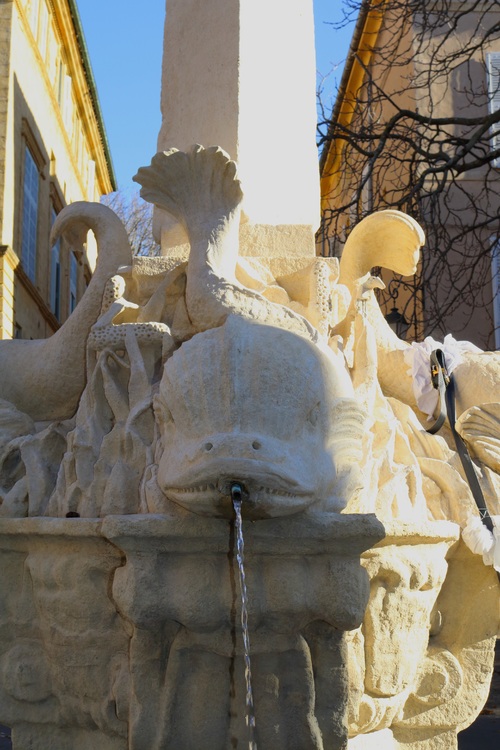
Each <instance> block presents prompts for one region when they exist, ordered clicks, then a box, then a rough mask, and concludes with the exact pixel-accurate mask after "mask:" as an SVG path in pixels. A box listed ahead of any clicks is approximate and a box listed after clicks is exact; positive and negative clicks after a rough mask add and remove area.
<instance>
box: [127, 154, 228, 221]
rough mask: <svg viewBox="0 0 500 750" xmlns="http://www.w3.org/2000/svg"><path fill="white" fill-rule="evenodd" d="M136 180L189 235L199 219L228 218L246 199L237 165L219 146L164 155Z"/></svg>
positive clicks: (145, 194) (143, 194)
mask: <svg viewBox="0 0 500 750" xmlns="http://www.w3.org/2000/svg"><path fill="white" fill-rule="evenodd" d="M133 179H134V180H135V182H138V183H139V184H140V185H142V188H141V197H142V198H144V200H147V201H149V202H150V203H154V204H155V205H156V206H158V207H159V208H162V209H164V210H165V211H168V212H169V213H171V214H172V215H173V216H175V218H176V219H178V221H180V222H181V223H182V224H184V226H185V227H186V228H187V229H188V231H189V229H191V228H192V227H191V226H190V225H191V223H192V221H193V219H194V217H195V216H196V218H197V219H198V220H199V217H200V216H204V215H207V216H211V215H213V214H214V213H215V214H216V215H219V214H222V215H227V214H228V213H230V212H231V211H232V210H234V208H235V207H236V206H238V205H239V204H240V203H241V200H242V198H243V193H242V191H241V185H240V181H239V179H238V177H237V174H236V164H235V162H234V161H232V159H231V157H230V156H229V154H227V153H226V152H225V151H224V150H223V149H221V148H220V147H219V146H210V147H209V148H204V147H203V146H199V145H196V146H193V147H192V148H191V149H190V150H189V151H187V152H184V151H178V150H177V149H175V148H173V149H171V150H170V151H162V152H160V153H158V154H156V155H155V156H154V157H153V158H152V160H151V166H149V167H141V168H140V169H139V171H138V172H137V174H136V175H135V177H134V178H133ZM221 209H222V210H221Z"/></svg>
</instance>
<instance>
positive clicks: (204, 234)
mask: <svg viewBox="0 0 500 750" xmlns="http://www.w3.org/2000/svg"><path fill="white" fill-rule="evenodd" d="M133 179H134V180H135V181H136V182H138V183H139V184H140V185H142V189H141V197H142V198H144V199H145V200H147V201H149V202H151V203H154V204H155V205H156V206H158V207H159V208H162V209H164V210H165V211H168V212H169V213H170V214H172V215H173V216H174V217H175V218H176V219H178V221H179V222H180V223H181V224H182V225H183V227H184V229H185V230H186V232H187V235H188V237H189V242H190V246H191V251H190V255H189V262H188V268H187V282H186V307H187V313H188V315H189V318H190V320H191V323H192V324H193V326H194V329H195V331H197V332H200V331H207V330H209V329H211V328H215V327H217V326H220V325H222V323H223V322H224V321H225V320H226V318H227V316H228V315H230V314H237V315H242V316H243V317H245V318H248V319H249V320H256V321H259V322H261V323H267V324H271V325H276V326H279V327H280V328H284V329H287V330H291V331H295V332H296V333H298V334H300V335H302V336H305V337H307V338H309V339H310V340H311V341H318V338H319V335H318V331H317V330H316V329H315V328H314V326H312V325H311V324H310V323H309V322H308V321H307V320H306V319H305V318H304V317H302V316H301V315H299V314H298V313H296V312H294V311H293V310H291V309H289V308H288V307H284V306H283V305H279V304H276V303H273V302H270V301H269V300H267V299H266V298H265V297H263V296H262V295H261V294H259V293H258V292H255V291H253V290H251V289H247V288H246V287H244V286H243V285H242V284H240V283H239V282H238V281H237V280H236V262H237V258H238V248H239V227H240V215H241V202H242V199H243V193H242V190H241V185H240V181H239V179H238V177H237V174H236V164H235V163H234V161H231V159H230V157H229V156H228V154H226V152H225V151H223V150H222V149H221V148H219V147H217V146H212V147H210V148H203V146H194V147H193V148H192V149H191V151H189V152H188V153H186V152H184V151H178V150H177V149H172V150H170V151H165V152H160V153H158V154H156V156H154V157H153V159H152V161H151V166H150V167H141V169H139V171H138V173H137V174H136V175H135V177H134V178H133Z"/></svg>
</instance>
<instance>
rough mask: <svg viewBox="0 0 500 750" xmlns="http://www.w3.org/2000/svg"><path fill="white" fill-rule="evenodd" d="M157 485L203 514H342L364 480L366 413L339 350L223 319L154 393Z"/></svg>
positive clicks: (187, 347) (188, 346)
mask: <svg viewBox="0 0 500 750" xmlns="http://www.w3.org/2000/svg"><path fill="white" fill-rule="evenodd" d="M154 406H155V414H156V418H157V421H158V423H159V425H160V431H161V459H160V461H159V469H158V483H159V486H160V488H161V490H162V491H163V493H164V494H165V495H166V496H167V497H168V498H169V499H171V500H173V501H174V502H176V503H178V504H179V505H181V506H183V507H184V508H185V509H187V510H190V511H192V512H195V513H199V514H201V515H215V516H226V517H232V514H233V511H232V507H231V501H230V486H231V483H232V482H238V483H240V485H241V486H242V487H243V491H244V502H243V510H244V513H245V515H246V516H247V517H249V518H266V517H270V516H279V515H288V514H293V513H297V512H299V511H303V510H305V509H307V508H308V507H310V506H313V505H314V506H315V507H316V508H318V509H320V510H332V511H339V510H341V509H342V508H343V507H345V505H346V503H347V501H348V500H349V498H350V497H351V496H352V494H353V493H354V492H356V491H358V490H359V489H360V487H361V474H360V470H359V469H360V463H361V460H362V439H363V426H364V419H365V415H364V412H363V411H362V409H361V408H360V406H359V404H358V402H357V401H356V400H355V397H354V390H353V386H352V383H351V379H350V377H349V374H348V372H347V369H346V367H345V364H344V361H343V357H342V356H337V355H334V354H333V352H331V353H330V355H329V354H327V353H324V352H323V351H321V350H320V349H319V348H318V347H317V346H316V345H314V344H312V343H311V342H310V341H307V339H305V338H303V337H302V336H298V335H297V334H295V333H293V332H290V331H283V330H281V329H279V328H276V327H274V326H267V325H262V324H259V323H252V322H250V321H249V320H246V319H244V318H242V317H240V316H229V317H228V319H227V320H226V322H225V323H224V325H223V326H221V327H218V328H215V329H213V330H211V331H207V332H204V333H200V334H197V335H195V336H194V337H193V338H192V339H191V340H190V341H187V342H185V343H183V344H182V346H181V347H180V349H178V350H177V351H176V352H174V354H173V355H172V356H171V358H170V359H169V360H168V361H167V363H166V365H165V369H164V373H163V377H162V381H161V384H160V391H159V394H158V396H157V397H156V400H155V404H154Z"/></svg>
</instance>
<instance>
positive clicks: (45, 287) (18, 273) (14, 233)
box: [0, 0, 115, 338]
mask: <svg viewBox="0 0 500 750" xmlns="http://www.w3.org/2000/svg"><path fill="white" fill-rule="evenodd" d="M114 189H115V177H114V174H113V167H112V163H111V157H110V152H109V148H108V144H107V141H106V134H105V131H104V126H103V121H102V116H101V111H100V108H99V102H98V99H97V92H96V88H95V83H94V79H93V76H92V71H91V67H90V63H89V59H88V53H87V50H86V46H85V41H84V37H83V32H82V27H81V23H80V19H79V16H78V10H77V7H76V2H75V0H0V338H12V337H19V338H41V337H46V336H50V335H51V334H52V333H53V332H54V331H56V330H57V328H58V327H59V325H60V323H62V322H63V321H64V320H65V319H66V318H67V317H68V315H69V314H70V312H71V311H72V309H73V308H74V307H75V305H76V303H77V302H78V300H79V298H80V297H81V295H82V294H83V292H84V290H85V288H86V284H87V283H88V280H89V278H90V276H91V273H92V270H93V268H94V266H95V261H96V246H95V242H94V239H93V236H92V235H91V234H89V238H88V242H87V247H86V251H85V253H84V254H83V255H82V256H81V257H80V256H78V255H77V254H76V253H74V252H72V251H71V250H70V249H69V248H67V247H65V246H64V242H61V241H60V242H58V243H57V244H56V245H55V246H54V247H52V248H50V246H49V234H50V229H51V225H52V223H53V221H54V219H55V216H56V215H57V214H58V212H59V211H60V210H61V209H62V208H63V206H65V205H67V204H69V203H72V202H74V201H77V200H89V201H98V200H99V198H100V196H101V195H102V194H105V193H109V192H111V191H112V190H114Z"/></svg>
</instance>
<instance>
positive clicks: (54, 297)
mask: <svg viewBox="0 0 500 750" xmlns="http://www.w3.org/2000/svg"><path fill="white" fill-rule="evenodd" d="M56 216H57V213H56V211H55V209H54V208H52V211H51V220H52V224H53V223H54V221H55V220H56ZM50 309H51V310H52V312H53V313H54V315H55V316H56V318H57V320H60V319H61V239H60V238H59V239H58V240H57V242H56V243H55V244H54V245H53V246H52V248H51V250H50Z"/></svg>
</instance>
